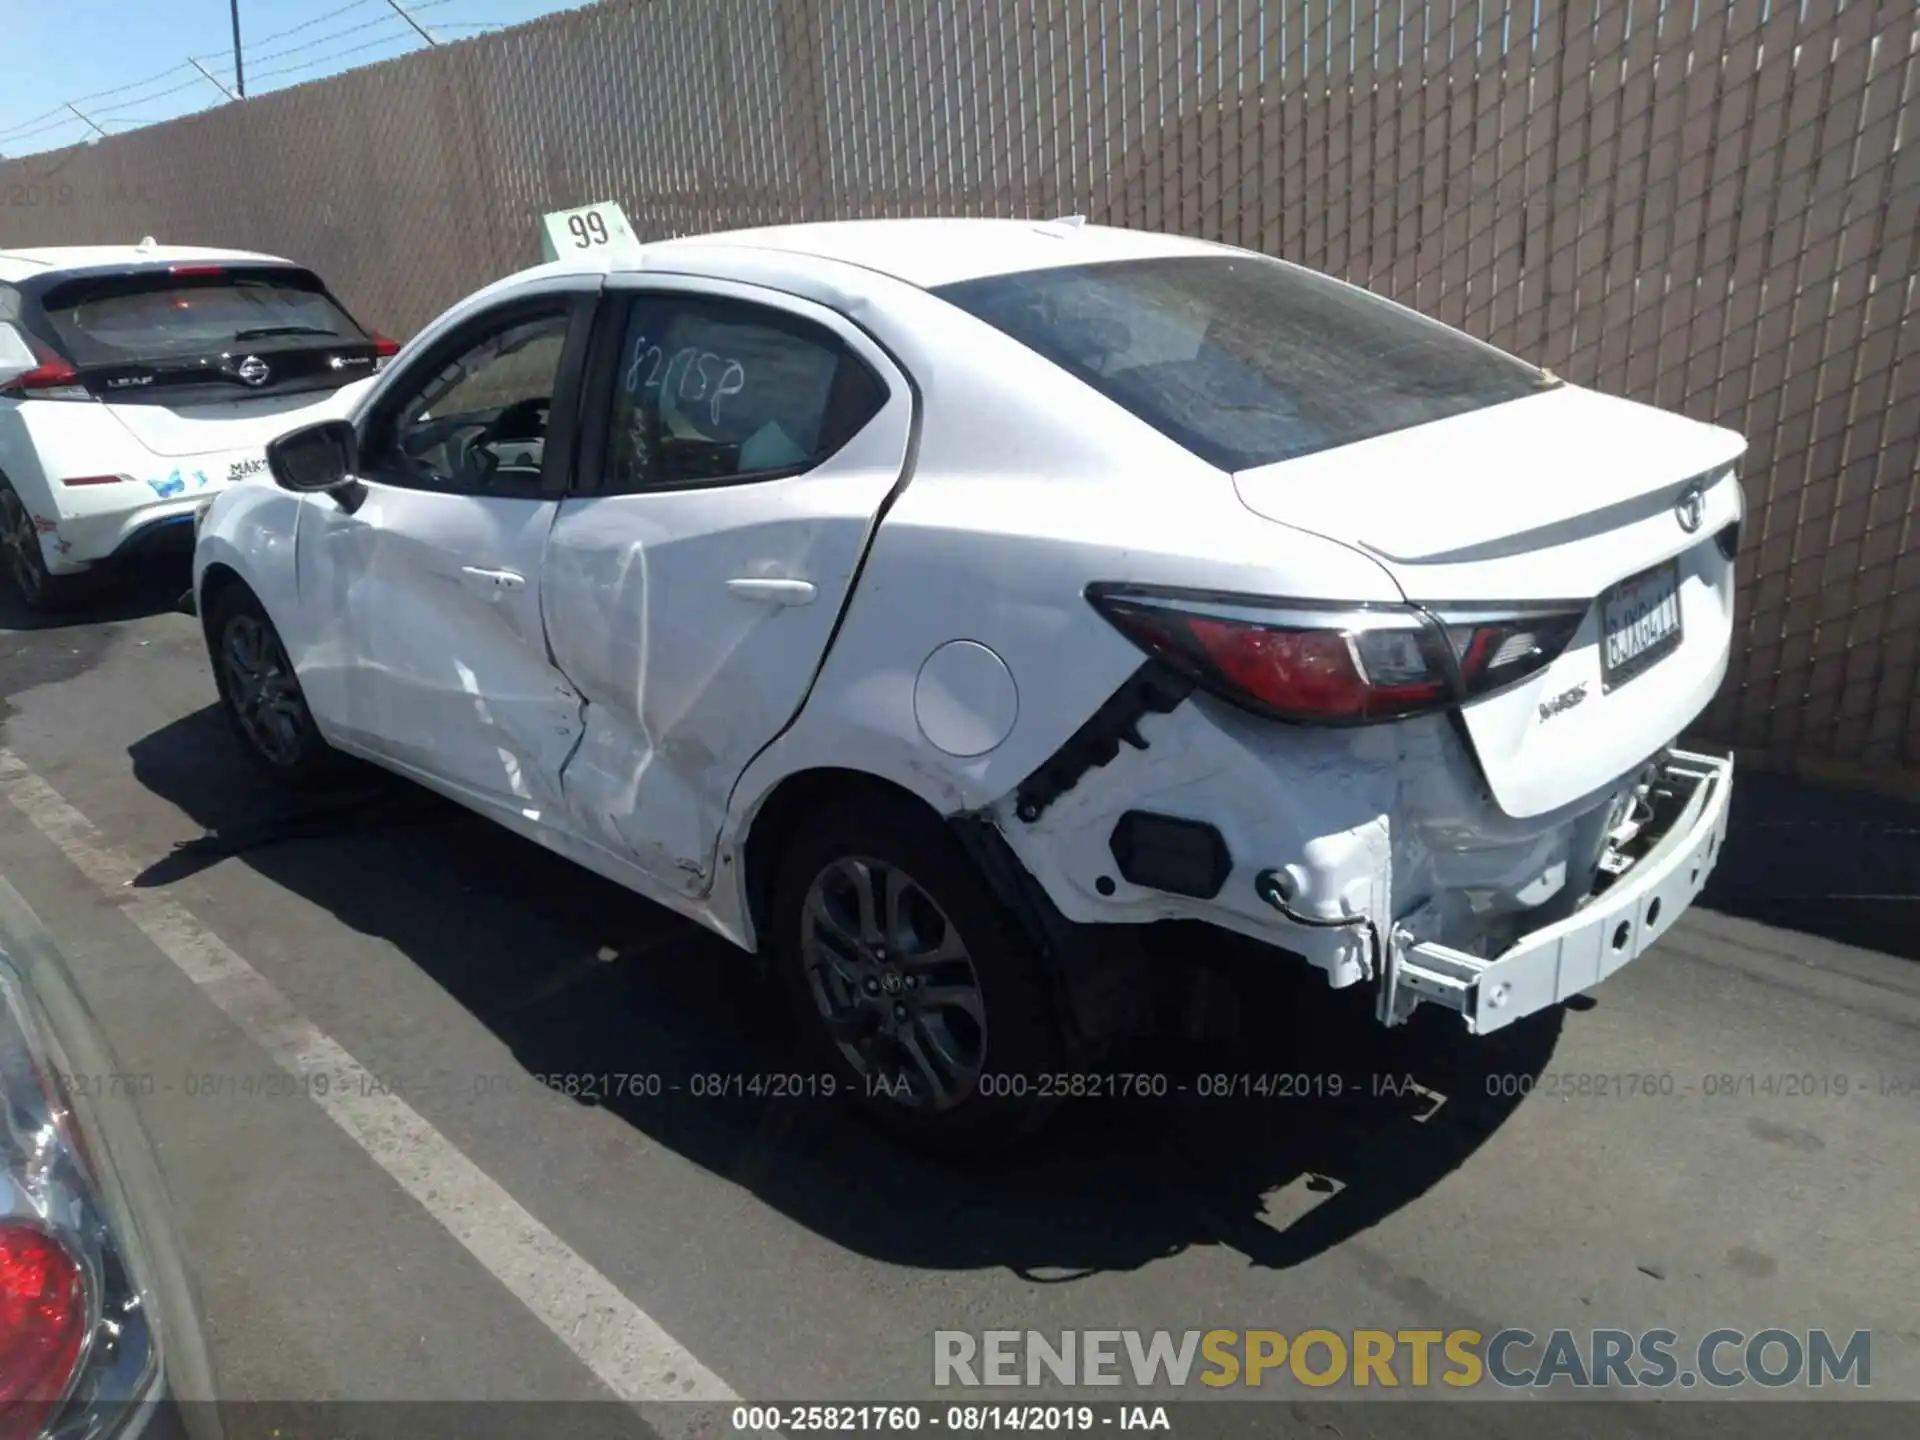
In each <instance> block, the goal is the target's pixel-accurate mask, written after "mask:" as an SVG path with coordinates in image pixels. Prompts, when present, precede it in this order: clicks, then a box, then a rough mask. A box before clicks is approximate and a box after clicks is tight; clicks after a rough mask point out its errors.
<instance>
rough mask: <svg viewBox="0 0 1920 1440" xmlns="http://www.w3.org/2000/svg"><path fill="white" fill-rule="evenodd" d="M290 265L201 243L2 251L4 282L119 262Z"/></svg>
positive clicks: (275, 257) (271, 257)
mask: <svg viewBox="0 0 1920 1440" xmlns="http://www.w3.org/2000/svg"><path fill="white" fill-rule="evenodd" d="M214 263H227V264H243V263H245V264H256V265H288V264H291V263H292V262H291V261H288V260H283V259H281V258H280V257H279V256H278V255H261V254H257V253H255V252H254V251H251V250H212V249H208V248H206V247H204V246H199V245H149V246H145V247H142V246H139V245H45V246H39V247H36V248H30V249H20V250H0V281H19V280H29V279H34V278H37V277H39V276H42V275H55V274H59V273H61V272H64V271H68V270H104V269H110V268H112V267H114V266H117V265H125V266H128V267H129V268H131V267H133V266H136V265H198V264H209V265H210V264H214Z"/></svg>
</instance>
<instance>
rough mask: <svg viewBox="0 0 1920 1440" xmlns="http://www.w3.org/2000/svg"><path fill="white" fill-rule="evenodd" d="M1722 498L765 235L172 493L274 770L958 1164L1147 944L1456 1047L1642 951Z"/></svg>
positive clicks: (1209, 352) (887, 225) (1697, 835)
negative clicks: (497, 848) (729, 1017)
mask: <svg viewBox="0 0 1920 1440" xmlns="http://www.w3.org/2000/svg"><path fill="white" fill-rule="evenodd" d="M1744 448H1745V445H1744V441H1743V440H1742V439H1741V438H1740V437H1739V436H1738V435H1735V434H1732V433H1730V432H1728V431H1726V430H1722V429H1717V428H1715V427H1712V426H1709V425H1703V424H1699V423H1696V422H1694V421H1692V420H1688V419H1684V418H1681V417H1679V416H1676V415H1672V414H1668V413H1665V412H1662V411H1659V410H1655V409H1650V408H1648V407H1646V406H1643V405H1639V404H1634V403H1631V402H1629V401H1625V400H1620V399H1614V398H1611V397H1608V396H1604V395H1600V394H1596V393H1594V392H1592V391H1588V390H1583V389H1580V388H1578V387H1576V386H1573V385H1569V384H1565V383H1563V382H1560V381H1558V380H1556V379H1554V378H1553V377H1552V376H1551V375H1549V374H1548V373H1546V372H1545V371H1542V370H1540V369H1539V368H1537V367H1535V366H1533V365H1529V364H1526V363H1524V362H1522V361H1520V360H1517V359H1514V358H1512V357H1510V356H1508V355H1506V354H1504V353H1502V352H1500V351H1497V350H1495V349H1492V348H1490V347H1489V346H1487V345H1484V344H1482V343H1480V342H1479V341H1476V340H1473V339H1471V338H1469V337H1468V336H1466V335H1463V334H1461V333H1459V332H1458V331H1455V330H1452V329H1450V328H1448V327H1446V326H1444V325H1441V324H1438V323H1436V322H1434V321H1431V320H1428V319H1425V318H1423V317H1422V316H1420V315H1418V314H1415V313H1414V312H1412V311H1409V310H1407V309H1404V308H1402V307H1400V306H1398V305H1394V304H1391V303H1389V302H1387V301H1385V300H1382V299H1379V298H1377V297H1375V296H1373V295H1370V294H1368V293H1367V292H1366V291H1364V290H1360V289H1357V288H1354V287H1352V286H1348V285H1345V284H1342V283H1339V282H1337V281H1334V280H1330V279H1327V278H1325V277H1323V276H1320V275H1317V274H1315V273H1313V272H1311V271H1307V270H1303V269H1300V268H1298V267H1296V266H1293V265H1289V264H1285V263H1283V262H1281V261H1278V260H1274V259H1270V258H1268V257H1266V256H1262V255H1257V254H1252V253H1249V252H1247V251H1243V250H1237V249H1232V248H1228V247H1224V246H1219V245H1213V244H1208V243H1203V242H1200V241H1194V240H1187V239H1181V238H1177V237H1173V236H1167V235H1157V234H1146V233H1140V232H1133V231H1125V230H1113V229H1104V228H1100V227H1096V226H1091V225H1083V224H1081V223H1079V222H1078V221H1077V220H1067V221H1051V222H1028V221H1012V220H892V221H864V222H849V223H839V224H824V225H802V226H792V227H784V228H777V229H766V230H757V231H744V232H737V233H731V234H723V235H712V236H703V237H693V238H686V239H676V240H671V241H666V242H662V243H658V244H650V245H646V246H644V247H639V248H633V249H628V250H624V251H619V250H616V251H612V252H608V251H602V252H599V258H597V259H595V260H583V261H562V262H560V263H557V264H552V265H546V266H542V267H540V268H538V269H534V270H530V271H527V272H525V273H523V274H520V275H517V276H514V277H512V278H510V279H507V280H504V281H501V282H500V283H498V284H496V285H493V286H491V287H490V288H488V289H486V290H484V291H482V292H480V293H479V294H477V295H475V296H473V297H471V298H470V299H468V300H466V301H464V302H463V303H461V304H460V305H458V306H456V307H455V308H454V309H453V310H451V311H449V312H448V313H447V314H446V315H445V316H443V317H442V318H441V319H439V320H438V321H436V322H435V323H434V324H433V325H432V326H431V327H429V328H428V329H427V331H426V332H425V333H423V334H421V335H420V336H418V337H417V338H415V339H414V340H413V341H412V342H411V343H410V344H408V345H407V347H406V348H405V350H404V351H403V352H402V353H401V355H400V356H399V357H398V359H397V360H396V361H395V362H394V364H393V366H392V368H391V369H390V370H389V371H388V372H387V373H386V374H385V375H383V376H382V377H380V379H379V380H378V381H377V382H376V383H375V384H374V386H373V388H372V389H371V390H370V391H369V392H368V393H367V395H366V396H365V397H364V399H363V400H362V401H361V402H360V403H359V404H358V405H357V407H356V408H355V410H354V412H353V414H352V418H351V420H350V421H346V422H341V421H334V422H329V423H325V424H320V425H314V426H309V427H307V428H306V429H303V430H300V431H296V432H294V433H293V434H290V435H287V436H284V437H282V438H281V439H280V440H278V441H277V442H275V444H274V445H273V446H272V447H271V448H270V463H271V466H272V469H273V473H274V477H275V479H276V480H277V481H278V482H279V484H278V487H277V488H276V487H272V486H247V487H241V488H237V489H234V490H231V491H228V492H226V493H223V494H222V495H221V496H220V497H219V499H218V500H217V501H216V502H215V503H214V504H213V506H212V508H211V510H210V512H209V513H207V514H206V515H205V516H204V519H203V523H202V525H201V528H200V532H199V536H198V543H197V549H196V558H195V587H196V595H197V602H198V608H199V613H200V615H201V616H202V618H203V624H204V626H205V630H206V636H207V643H208V647H209V653H210V655H211V657H212V660H213V665H214V670H215V674H216V676H217V678H218V682H219V686H220V691H221V695H222V697H223V699H224V701H225V704H226V707H227V710H228V713H229V714H230V716H231V718H232V720H233V724H234V729H235V731H236V733H237V734H238V736H239V737H240V740H241V742H242V743H243V744H244V745H245V746H246V748H247V749H248V750H249V751H250V753H251V754H252V755H253V756H254V757H255V758H256V759H257V760H258V761H259V762H260V763H261V764H262V765H264V766H265V767H266V768H267V769H268V770H269V771H270V772H272V773H274V774H276V775H279V776H282V777H284V778H285V779H287V780H289V781H292V782H295V783H311V782H315V781H319V780H322V779H323V778H324V777H325V776H326V775H328V774H329V773H330V772H331V771H332V769H333V768H334V767H335V766H337V765H338V764H339V763H340V762H341V760H342V757H343V756H352V757H358V758H360V759H363V760H367V761H371V762H373V763H374V764H376V765H379V766H382V767H385V768H387V769H389V770H393V771H397V772H399V773H401V774H403V775H406V776H410V777H412V778H413V779H415V780H417V781H419V782H420V783H422V784H423V785H426V786H429V787H431V788H432V789H434V790H437V791H439V792H441V793H442V794H445V795H447V796H450V797H452V798H453V799H455V800H457V801H459V802H460V803H462V804H464V805H467V806H470V807H472V808H473V809H475V810H477V811H479V812H481V813H482V814H485V815H488V816H490V817H492V818H494V819H496V820H498V821H499V822H500V823H501V824H503V825H506V826H508V827H509V828H511V829H513V830H515V831H517V832H519V833H521V834H523V835H526V836H528V837H530V838H532V839H534V840H535V841H537V842H539V843H540V844H542V845H545V846H547V847H549V848H550V849H552V850H555V851H557V852H559V853H561V854H563V855H566V856H569V857H572V858H573V859H575V860H577V861H579V862H580V863H581V864H583V865H586V866H588V867H590V868H591V869H593V870H595V871H598V872H599V873H601V874H603V875H606V876H609V877H611V878H613V879H614V880H616V881H618V882H620V883H621V884H623V885H626V886H628V887H630V888H632V889H633V890H635V891H638V892H639V893H641V894H642V895H645V896H648V897H650V898H652V899H654V900H656V901H658V902H660V903H661V904H663V905H666V906H668V907H670V908H672V909H674V910H676V911H679V912H681V913H683V914H685V915H688V916H691V917H692V918H694V919H695V920H697V921H699V922H700V923H702V924H704V925H706V926H708V927H710V928H711V929H713V930H715V931H717V932H719V933H720V934H721V935H724V936H725V937H727V938H728V939H729V940H731V941H733V942H735V943H736V944H738V945H739V946H741V947H743V948H745V949H748V950H751V951H755V952H758V953H760V954H763V955H765V956H767V957H768V959H769V961H770V963H771V964H772V966H773V967H774V968H775V969H776V970H777V971H778V973H779V974H780V975H781V977H782V978H783V979H784V981H785V982H786V984H787V986H788V988H789V990H790V992H791V998H792V1001H793V1004H794V1006H795V1008H796V1011H797V1013H798V1015H799V1016H800V1017H801V1020H802V1022H803V1024H804V1026H805V1027H806V1032H807V1034H808V1037H809V1043H810V1044H811V1045H812V1046H813V1047H814V1050H815V1052H816V1054H817V1058H818V1060H819V1063H820V1066H821V1073H823V1074H831V1075H833V1076H835V1077H836V1080H837V1084H838V1085H840V1086H841V1087H844V1088H845V1089H850V1090H853V1091H854V1092H855V1093H857V1094H860V1095H862V1096H863V1097H865V1098H866V1099H867V1100H868V1101H869V1102H870V1103H871V1105H872V1107H873V1108H874V1110H875V1113H876V1114H878V1115H880V1116H882V1117H885V1118H887V1119H889V1120H891V1121H892V1122H894V1123H895V1124H896V1125H898V1126H900V1127H901V1128H903V1129H905V1130H907V1131H909V1132H910V1133H912V1134H914V1135H916V1136H919V1137H922V1138H926V1139H930V1140H936V1141H946V1140H951V1141H954V1142H956V1143H958V1142H966V1143H975V1142H979V1141H992V1140H995V1139H998V1138H1002V1137H1005V1136H1006V1135H1008V1134H1010V1133H1011V1132H1013V1131H1014V1130H1016V1129H1018V1128H1020V1127H1021V1126H1022V1125H1024V1124H1025V1123H1027V1121H1028V1120H1029V1119H1030V1117H1031V1114H1032V1110H1031V1108H1030V1107H1024V1106H1019V1105H1016V1104H1014V1103H1012V1101H1013V1099H1014V1097H1017V1096H1019V1095H1020V1094H1021V1093H1022V1092H1025V1091H1028V1089H1029V1087H1028V1085H1027V1084H1026V1083H1025V1082H1026V1080H1027V1078H1028V1077H1031V1076H1035V1075H1038V1074H1057V1073H1059V1072H1060V1071H1061V1070H1062V1069H1063V1068H1065V1067H1071V1066H1073V1065H1076V1064H1079V1063H1085V1062H1086V1061H1087V1060H1088V1057H1090V1056H1092V1055H1094V1054H1096V1053H1100V1052H1101V1051H1102V1050H1103V1048H1104V1045H1105V1043H1106V1042H1107V1041H1108V1040H1110V1039H1112V1038H1114V1037H1115V1036H1117V1035H1120V1034H1122V1033H1124V1032H1126V1031H1128V1030H1129V1029H1130V1028H1131V1027H1135V1026H1137V1024H1138V1023H1139V1014H1140V1011H1141V1006H1140V1005H1139V1004H1138V1003H1137V1000H1138V995H1139V994H1140V993H1141V992H1142V990H1143V988H1145V986H1144V978H1143V977H1142V976H1141V975H1140V974H1139V963H1140V962H1139V960H1138V957H1137V955H1136V953H1135V952H1136V950H1137V947H1132V946H1128V945H1125V944H1120V943H1117V939H1116V937H1118V939H1124V938H1126V937H1127V936H1130V935H1138V934H1139V933H1140V930H1139V927H1140V926H1142V925H1143V924H1145V923H1146V922H1151V921H1158V920H1166V919H1183V920H1197V921H1202V922H1205V923H1207V924H1210V925H1213V926H1217V927H1220V928H1222V929H1225V930H1230V931H1234V932H1237V933H1239V934H1240V935H1243V936H1249V937H1253V938H1254V939H1256V940H1258V941H1262V942H1265V943H1266V944H1267V945H1269V946H1271V947H1272V949H1273V951H1274V953H1275V961H1274V963H1276V964H1282V963H1306V964H1311V965H1314V966H1317V967H1319V968H1320V969H1321V970H1323V971H1324V972H1325V973H1326V976H1327V978H1328V980H1329V982H1330V983H1331V984H1332V985H1334V986H1337V987H1346V986H1352V985H1361V984H1364V985H1367V986H1369V987H1371V988H1372V990H1373V992H1374V994H1375V996H1376V999H1377V1013H1378V1016H1379V1018H1380V1020H1381V1021H1382V1022H1383V1023H1386V1024H1395V1023H1398V1022H1399V1021H1401V1020H1403V1019H1404V1018H1405V1017H1406V1016H1407V1015H1408V1014H1409V1013H1410V1012H1411V1011H1412V1010H1413V1009H1414V1008H1415V1007H1416V1006H1418V1005H1420V1004H1422V1003H1428V1004H1435V1005H1440V1006H1445V1007H1447V1008H1450V1009H1452V1010H1456V1011H1458V1012H1460V1014H1461V1015H1462V1016H1463V1017H1464V1019H1465V1022H1466V1025H1467V1027H1468V1028H1469V1029H1471V1030H1473V1031H1476V1032H1486V1031H1490V1030H1493V1029H1497V1028H1498V1027H1500V1026H1502V1025H1505V1024H1507V1023H1509V1022H1511V1021H1512V1020H1514V1019H1516V1018H1518V1017H1520V1016H1524V1015H1526V1014H1529V1013H1531V1012H1534V1011H1537V1010H1540V1009H1543V1008H1545V1007H1548V1006H1551V1005H1554V1004H1556V1003H1557V1002H1559V1001H1561V1000H1564V999H1565V998H1567V997H1568V996H1570V995H1572V994H1574V993H1576V992H1579V991H1582V990H1585V989H1587V988H1589V987H1591V986H1593V985H1595V984H1597V983H1599V982H1600V981H1601V980H1603V979H1605V978H1606V977H1607V976H1608V975H1609V974H1611V973H1612V972H1613V971H1614V970H1616V969H1618V968H1619V967H1620V966H1622V965H1625V964H1626V963H1628V962H1629V961H1631V960H1633V959H1635V958H1636V957H1637V956H1638V955H1640V954H1641V952H1642V951H1644V950H1645V949H1646V948H1647V947H1648V946H1649V945H1650V944H1652V943H1653V941H1654V940H1655V939H1656V938H1657V937H1658V936H1660V935H1661V934H1662V933H1664V932H1665V930H1666V929H1667V928H1668V927H1669V926H1671V925H1672V924H1673V922H1674V921H1675V919H1677V918H1678V916H1679V915H1680V914H1681V912H1682V911H1683V910H1685V908H1686V907H1687V905H1688V904H1689V903H1690V902H1691V901H1692V900H1693V899H1694V897H1695V895H1696V894H1697V893H1698V891H1699V889H1700V887H1701V885H1702V883H1703V882H1704V880H1705V878H1706V875H1707V872H1708V870H1709V868H1710V867H1711V866H1712V864H1713V862H1714V860H1715V858H1716V856H1717V853H1718V848H1719V842H1720V839H1721V837H1722V835H1723V834H1724V830H1725V824H1726V809H1727V800H1728V794H1729V789H1730V783H1731V767H1730V763H1729V762H1728V761H1726V760H1724V759H1720V758H1714V757H1710V756H1704V755H1699V754H1690V753H1685V752H1682V751H1678V750H1675V749H1673V748H1672V746H1673V743H1674V741H1675V740H1676V737H1678V736H1679V735H1680V734H1681V732H1682V731H1683V730H1685V729H1686V727H1687V726H1688V725H1689V724H1691V723H1692V722H1693V721H1694V720H1695V718H1696V717H1697V716H1698V715H1699V714H1700V712H1701V710H1702V709H1703V708H1704V707H1705V706H1706V704H1707V702H1708V700H1709V699H1710V698H1711V697H1712V695H1713V694H1714V691H1715V689H1716V688H1717V687H1718V685H1719V684H1720V681H1721V679H1722V677H1723V675H1724V674H1725V672H1726V668H1727V660H1728V651H1729V644H1730V639H1731V632H1732V607H1733V556H1734V554H1735V551H1736V549H1737V543H1738V536H1739V528H1740V523H1741V519H1742V514H1743V502H1742V497H1741V490H1740V486H1739V483H1738V481H1737V479H1736V478H1735V473H1734V467H1735V462H1736V461H1737V460H1738V459H1739V457H1740V455H1741V453H1742V451H1743V450H1744ZM1288 957H1292V959H1291V962H1290V961H1289V959H1288ZM1145 978H1151V977H1145Z"/></svg>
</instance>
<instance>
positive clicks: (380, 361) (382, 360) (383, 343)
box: [373, 330, 400, 370]
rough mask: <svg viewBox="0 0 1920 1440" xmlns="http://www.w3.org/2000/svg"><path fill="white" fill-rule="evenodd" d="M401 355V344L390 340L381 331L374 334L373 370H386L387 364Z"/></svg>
mask: <svg viewBox="0 0 1920 1440" xmlns="http://www.w3.org/2000/svg"><path fill="white" fill-rule="evenodd" d="M399 353H400V342H399V341H398V340H390V339H388V338H387V337H386V336H385V335H382V334H381V333H380V332H379V331H377V330H376V331H374V333H373V368H374V369H375V370H384V369H386V368H387V362H388V361H389V360H391V359H393V357H394V356H396V355H398V354H399Z"/></svg>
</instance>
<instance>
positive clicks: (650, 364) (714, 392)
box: [626, 335, 747, 425]
mask: <svg viewBox="0 0 1920 1440" xmlns="http://www.w3.org/2000/svg"><path fill="white" fill-rule="evenodd" d="M626 386H627V393H628V394H629V395H633V396H638V395H639V394H640V393H641V392H642V391H643V390H655V391H658V392H659V393H660V394H661V395H662V396H672V397H673V398H674V399H676V400H680V401H684V402H686V403H688V404H692V405H702V404H704V405H705V406H706V407H707V421H708V423H709V424H712V425H718V424H719V423H720V408H721V405H722V404H723V403H724V402H725V400H726V398H727V397H728V396H729V395H738V394H739V393H740V392H741V391H743V390H745V389H746V388H747V367H746V366H744V365H742V364H741V363H740V362H739V361H738V360H735V359H733V358H732V357H731V356H728V355H720V354H717V353H715V352H714V351H712V350H703V349H701V348H700V347H699V346H698V345H683V346H681V347H680V348H679V349H678V350H675V351H673V352H672V353H671V354H669V353H667V352H666V351H665V350H663V349H662V348H661V347H660V346H658V345H655V344H652V343H651V342H650V341H649V340H648V339H647V337H646V336H645V335H642V336H640V337H639V338H638V339H637V340H635V341H634V345H633V359H632V361H631V362H630V363H629V364H628V366H627V376H626Z"/></svg>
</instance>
